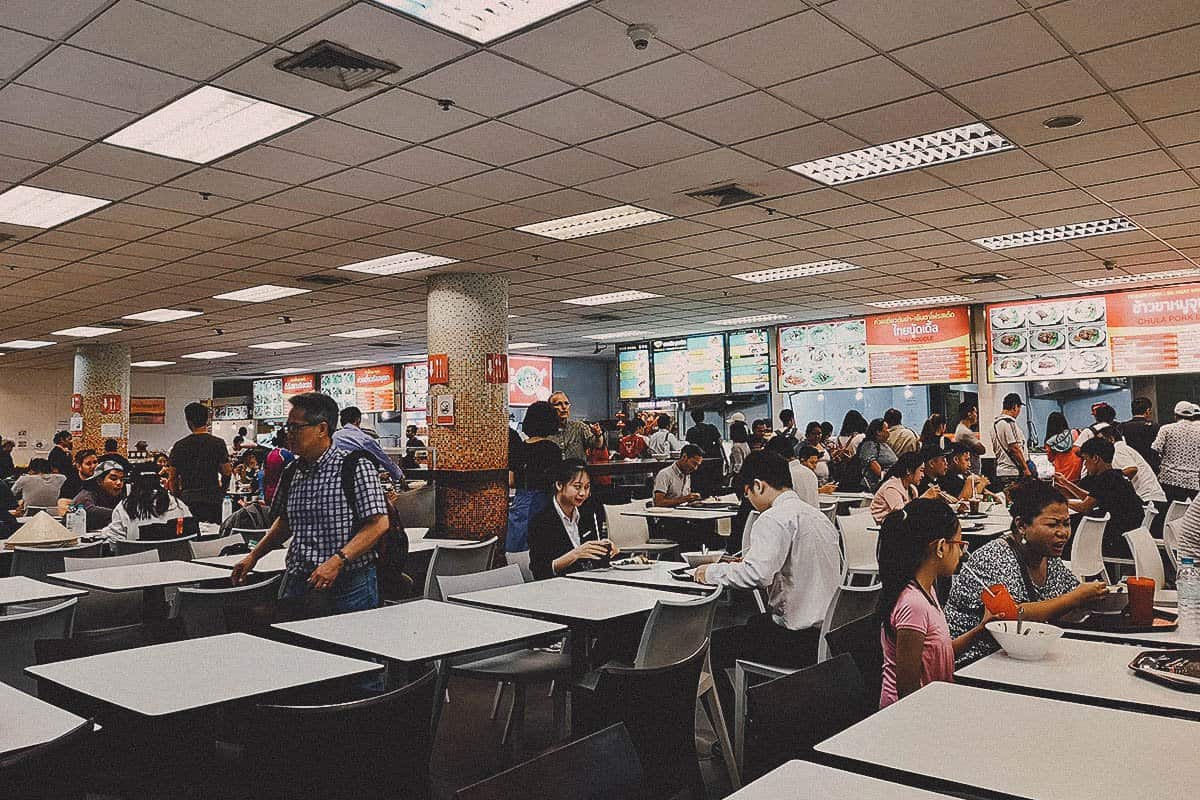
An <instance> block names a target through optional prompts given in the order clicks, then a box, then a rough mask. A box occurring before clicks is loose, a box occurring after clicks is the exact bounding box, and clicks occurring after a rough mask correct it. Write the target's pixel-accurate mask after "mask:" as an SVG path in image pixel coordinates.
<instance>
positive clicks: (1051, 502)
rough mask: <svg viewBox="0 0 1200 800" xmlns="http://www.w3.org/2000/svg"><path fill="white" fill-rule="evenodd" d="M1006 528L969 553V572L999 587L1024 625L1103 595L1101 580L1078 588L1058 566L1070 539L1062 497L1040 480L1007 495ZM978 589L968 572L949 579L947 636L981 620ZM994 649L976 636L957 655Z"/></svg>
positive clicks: (967, 658) (1046, 619)
mask: <svg viewBox="0 0 1200 800" xmlns="http://www.w3.org/2000/svg"><path fill="white" fill-rule="evenodd" d="M1012 496H1013V505H1012V517H1013V523H1012V530H1011V531H1010V532H1009V533H1007V534H1005V535H1004V536H1002V537H1000V538H999V539H995V540H993V541H991V542H988V543H987V544H985V545H984V546H983V547H981V548H979V550H978V551H977V552H975V553H972V554H971V561H970V568H971V570H972V571H973V572H974V573H975V574H976V575H978V576H979V577H980V578H982V579H983V580H984V581H985V582H986V583H987V584H988V585H989V586H990V585H993V584H997V583H1002V584H1004V586H1005V587H1007V589H1008V592H1009V594H1010V595H1012V598H1013V600H1015V601H1016V603H1017V605H1018V606H1020V607H1021V609H1022V615H1023V618H1024V619H1026V620H1029V621H1036V622H1049V621H1052V620H1055V619H1057V618H1059V617H1061V616H1062V615H1064V614H1066V613H1067V612H1068V611H1072V610H1074V609H1076V608H1078V607H1079V606H1082V605H1086V604H1088V603H1090V602H1092V601H1094V600H1097V599H1099V598H1101V597H1103V596H1104V594H1105V593H1106V592H1107V586H1106V585H1105V583H1104V582H1103V581H1096V582H1094V583H1084V584H1081V583H1080V582H1079V579H1078V578H1076V577H1075V576H1074V575H1072V574H1071V571H1070V570H1069V569H1067V567H1066V565H1065V564H1063V562H1062V552H1063V548H1064V547H1066V544H1067V540H1068V539H1070V538H1071V522H1070V511H1069V510H1068V509H1067V501H1066V498H1064V497H1063V496H1062V494H1061V493H1059V491H1058V490H1057V489H1055V488H1054V487H1053V486H1051V485H1050V484H1048V483H1045V482H1043V481H1037V480H1032V481H1026V482H1024V483H1022V484H1021V485H1020V486H1019V487H1018V488H1016V489H1015V490H1014V492H1013V494H1012ZM981 591H982V587H981V586H980V585H979V581H977V580H975V578H974V577H972V576H971V575H969V574H965V573H963V572H959V574H958V575H955V576H954V583H953V586H952V587H951V589H950V597H949V598H948V599H947V601H946V620H947V621H948V622H949V623H950V635H951V636H959V635H961V634H963V633H965V632H967V631H969V630H971V629H972V628H974V627H975V626H976V625H978V624H979V621H980V620H981V619H983V612H984V609H983V602H982V601H981V600H980V599H979V598H980V593H981ZM997 649H998V646H997V645H996V643H995V641H994V640H993V639H991V638H990V637H980V638H978V639H977V640H976V641H975V643H974V644H973V645H972V646H971V647H970V648H969V649H968V650H966V651H965V652H964V653H962V654H961V655H960V656H959V657H958V663H959V664H960V665H961V664H963V663H964V662H967V661H973V660H975V659H977V658H980V657H982V656H985V655H987V654H988V653H992V652H995V651H996V650H997Z"/></svg>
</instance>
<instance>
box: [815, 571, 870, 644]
mask: <svg viewBox="0 0 1200 800" xmlns="http://www.w3.org/2000/svg"><path fill="white" fill-rule="evenodd" d="M882 589H883V584H882V583H872V584H871V585H870V586H849V585H845V584H843V585H841V586H839V587H837V589H836V590H834V592H833V597H832V598H831V599H830V600H829V608H828V609H827V610H826V611H825V619H824V620H823V621H822V622H821V638H820V639H819V640H818V641H817V661H818V662H821V661H827V660H829V657H830V656H829V643H828V642H826V641H825V636H826V635H827V634H828V633H829V632H830V631H832V630H836V629H838V628H840V627H842V626H843V625H846V624H848V623H850V622H853V621H854V620H856V619H861V618H862V617H865V616H866V615H867V614H870V613H872V612H873V611H874V610H875V603H876V601H877V600H878V599H879V592H880V591H881V590H882Z"/></svg>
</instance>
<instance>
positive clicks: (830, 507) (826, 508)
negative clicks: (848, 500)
mask: <svg viewBox="0 0 1200 800" xmlns="http://www.w3.org/2000/svg"><path fill="white" fill-rule="evenodd" d="M818 507H819V508H820V510H821V513H822V514H824V515H825V516H827V517H829V521H830V522H832V523H833V524H834V525H836V524H837V509H838V504H837V503H821V504H820V506H818Z"/></svg>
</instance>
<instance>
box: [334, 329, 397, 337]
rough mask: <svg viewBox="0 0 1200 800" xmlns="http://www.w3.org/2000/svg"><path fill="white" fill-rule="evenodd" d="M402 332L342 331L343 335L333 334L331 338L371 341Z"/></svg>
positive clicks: (389, 330) (376, 330) (374, 330)
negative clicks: (376, 337) (373, 338)
mask: <svg viewBox="0 0 1200 800" xmlns="http://www.w3.org/2000/svg"><path fill="white" fill-rule="evenodd" d="M398 333H400V331H393V330H391V329H389V328H360V329H359V330H356V331H342V332H341V333H331V334H329V335H330V336H336V337H338V338H341V339H370V338H372V337H374V336H394V335H396V334H398Z"/></svg>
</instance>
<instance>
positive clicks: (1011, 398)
mask: <svg viewBox="0 0 1200 800" xmlns="http://www.w3.org/2000/svg"><path fill="white" fill-rule="evenodd" d="M1023 405H1025V401H1024V400H1022V399H1021V395H1019V394H1017V393H1016V392H1009V393H1008V394H1006V395H1004V403H1003V410H1002V411H1001V412H1000V416H998V417H996V418H995V419H994V420H992V450H993V451H995V453H996V484H997V491H1006V490H1007V489H1008V487H1009V486H1012V485H1013V484H1014V483H1017V482H1019V481H1020V480H1021V479H1022V478H1036V477H1037V476H1036V475H1034V474H1033V473H1032V472H1030V471H1029V464H1028V463H1027V462H1028V459H1029V456H1028V452H1027V451H1026V449H1025V442H1026V439H1025V432H1024V431H1022V430H1021V426H1020V424H1018V423H1017V417H1019V416H1021V406H1023Z"/></svg>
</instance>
